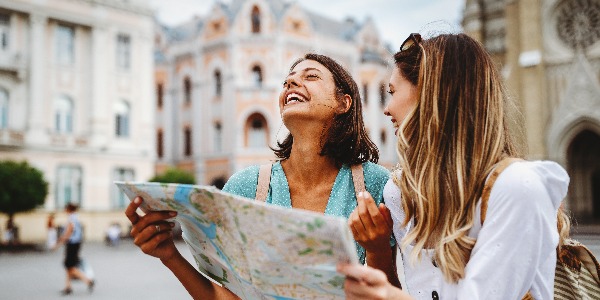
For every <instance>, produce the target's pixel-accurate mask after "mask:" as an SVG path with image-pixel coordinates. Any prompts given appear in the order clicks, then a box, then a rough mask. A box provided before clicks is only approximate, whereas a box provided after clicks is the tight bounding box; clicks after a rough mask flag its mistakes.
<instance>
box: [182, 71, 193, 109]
mask: <svg viewBox="0 0 600 300" xmlns="http://www.w3.org/2000/svg"><path fill="white" fill-rule="evenodd" d="M183 97H184V101H185V104H186V105H189V104H190V103H192V80H190V78H189V77H185V78H184V79H183Z"/></svg>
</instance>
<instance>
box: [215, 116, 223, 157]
mask: <svg viewBox="0 0 600 300" xmlns="http://www.w3.org/2000/svg"><path fill="white" fill-rule="evenodd" d="M213 138H214V140H213V142H214V148H213V149H214V150H215V153H219V152H221V151H222V150H223V128H222V127H221V122H215V127H214V133H213Z"/></svg>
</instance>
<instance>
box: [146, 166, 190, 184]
mask: <svg viewBox="0 0 600 300" xmlns="http://www.w3.org/2000/svg"><path fill="white" fill-rule="evenodd" d="M149 181H151V182H162V183H186V184H195V183H196V178H195V177H194V174H191V173H188V172H186V171H183V170H180V169H177V168H169V169H168V170H167V171H166V172H164V173H162V174H159V175H156V176H154V177H152V178H151V179H150V180H149Z"/></svg>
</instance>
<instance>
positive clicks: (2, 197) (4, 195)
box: [0, 160, 48, 216]
mask: <svg viewBox="0 0 600 300" xmlns="http://www.w3.org/2000/svg"><path fill="white" fill-rule="evenodd" d="M46 195H48V183H47V182H46V181H45V180H44V175H43V174H42V172H41V171H39V170H38V169H36V168H34V167H32V166H30V165H29V164H28V163H27V162H26V161H23V162H15V161H10V160H5V161H0V212H2V213H6V214H8V215H9V216H12V215H14V214H16V213H19V212H25V211H29V210H32V209H34V208H35V207H36V206H38V205H42V204H44V200H45V199H46Z"/></svg>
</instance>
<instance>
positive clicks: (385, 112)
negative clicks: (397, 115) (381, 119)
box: [383, 105, 392, 117]
mask: <svg viewBox="0 0 600 300" xmlns="http://www.w3.org/2000/svg"><path fill="white" fill-rule="evenodd" d="M383 114H384V115H386V116H388V117H391V116H392V115H391V114H390V111H389V110H388V106H387V105H386V106H385V108H384V109H383Z"/></svg>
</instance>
